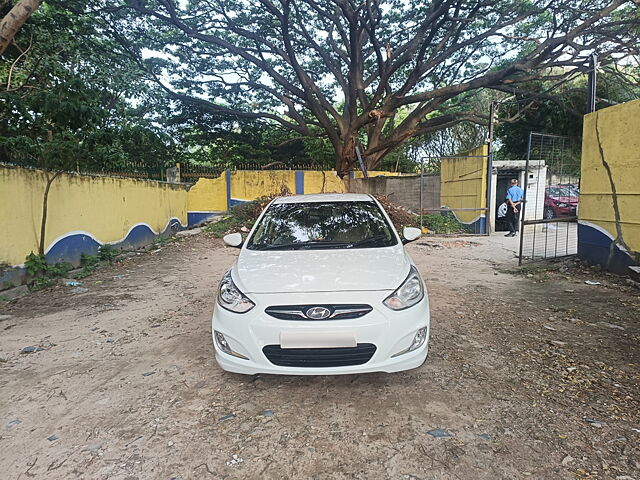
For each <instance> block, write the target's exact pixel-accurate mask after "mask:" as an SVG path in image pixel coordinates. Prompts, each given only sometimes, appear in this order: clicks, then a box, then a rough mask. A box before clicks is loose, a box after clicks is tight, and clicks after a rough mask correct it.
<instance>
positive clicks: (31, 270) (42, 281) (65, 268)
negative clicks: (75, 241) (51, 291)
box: [24, 252, 73, 290]
mask: <svg viewBox="0 0 640 480" xmlns="http://www.w3.org/2000/svg"><path fill="white" fill-rule="evenodd" d="M24 264H25V267H26V269H27V273H28V274H29V275H30V276H31V277H32V280H31V282H30V287H31V289H32V290H40V289H42V288H46V287H49V286H51V285H54V284H55V283H56V281H57V279H58V278H61V277H64V276H65V275H67V273H69V271H71V270H73V265H71V264H70V263H67V262H59V263H47V262H46V260H45V258H44V256H43V255H36V254H35V253H33V252H31V253H30V254H29V255H27V257H26V259H25V262H24Z"/></svg>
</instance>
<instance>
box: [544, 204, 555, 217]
mask: <svg viewBox="0 0 640 480" xmlns="http://www.w3.org/2000/svg"><path fill="white" fill-rule="evenodd" d="M555 216H556V215H555V213H554V212H553V208H551V207H544V219H545V220H551V219H552V218H553V217H555Z"/></svg>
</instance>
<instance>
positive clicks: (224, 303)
mask: <svg viewBox="0 0 640 480" xmlns="http://www.w3.org/2000/svg"><path fill="white" fill-rule="evenodd" d="M218 304H219V305H220V306H221V307H222V308H224V309H226V310H230V311H232V312H235V313H246V312H248V311H249V310H251V309H252V308H253V307H255V306H256V304H255V303H253V302H252V301H251V300H249V299H248V298H247V297H246V295H245V294H244V293H242V292H241V291H240V289H238V287H236V284H235V283H233V280H232V279H231V271H228V272H227V273H225V274H224V277H222V281H221V282H220V286H219V287H218Z"/></svg>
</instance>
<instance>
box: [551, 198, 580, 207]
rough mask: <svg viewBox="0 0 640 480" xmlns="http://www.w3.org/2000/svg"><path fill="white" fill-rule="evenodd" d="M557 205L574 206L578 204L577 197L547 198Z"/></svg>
mask: <svg viewBox="0 0 640 480" xmlns="http://www.w3.org/2000/svg"><path fill="white" fill-rule="evenodd" d="M549 198H551V199H553V200H554V201H555V202H558V203H568V204H570V205H574V204H577V203H578V197H549Z"/></svg>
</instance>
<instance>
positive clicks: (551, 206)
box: [518, 132, 580, 265]
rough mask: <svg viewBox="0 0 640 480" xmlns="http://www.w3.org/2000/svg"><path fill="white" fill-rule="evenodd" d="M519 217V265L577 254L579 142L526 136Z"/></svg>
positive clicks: (538, 135)
mask: <svg viewBox="0 0 640 480" xmlns="http://www.w3.org/2000/svg"><path fill="white" fill-rule="evenodd" d="M523 188H524V192H525V201H524V203H523V205H522V211H521V213H520V252H519V262H518V263H519V265H522V264H523V263H527V262H533V261H538V260H544V259H548V258H558V257H565V256H569V255H575V254H576V253H577V250H578V201H579V192H580V142H579V141H578V139H574V138H570V137H562V136H558V135H547V134H543V133H533V132H531V133H530V134H529V146H528V152H527V161H526V167H525V172H524V182H523Z"/></svg>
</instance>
